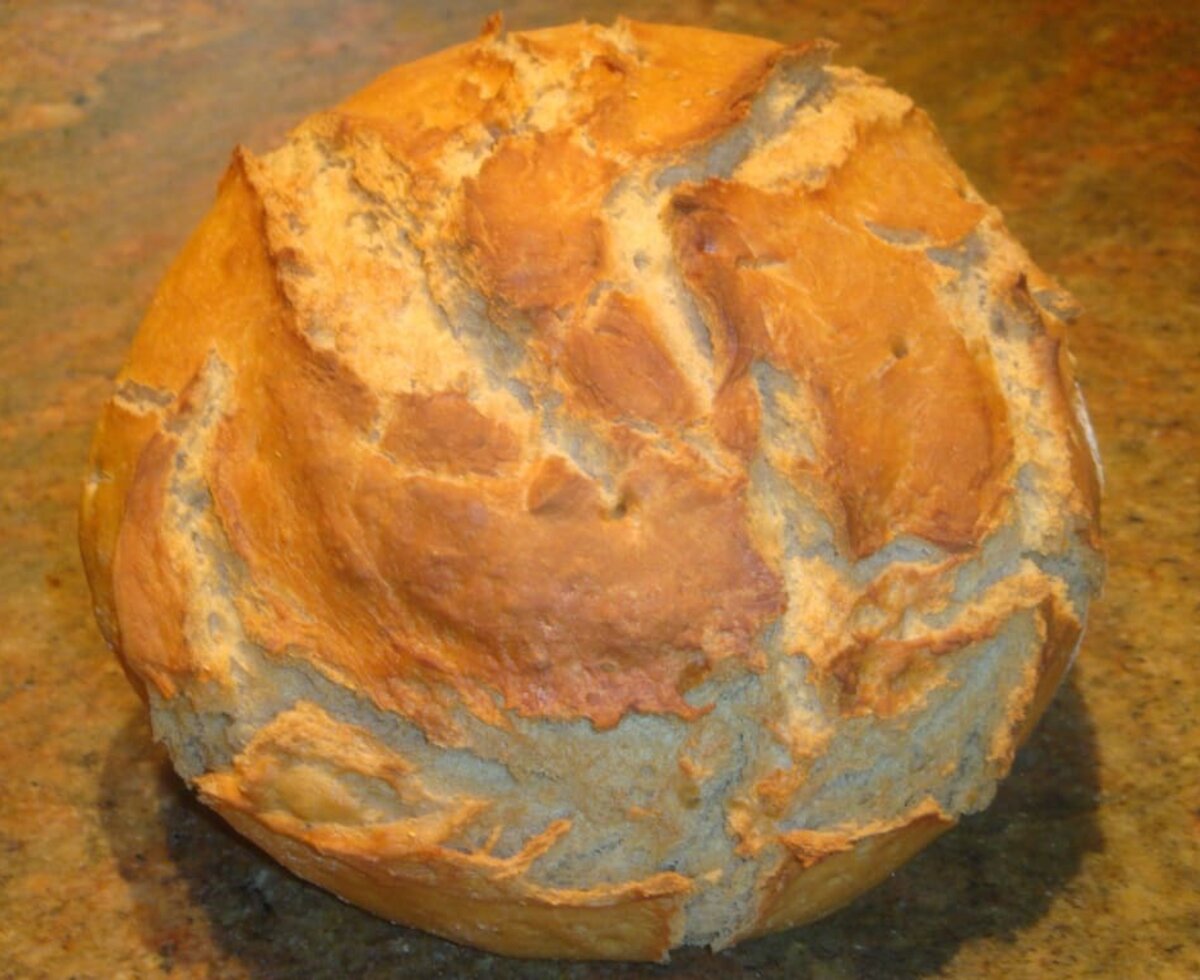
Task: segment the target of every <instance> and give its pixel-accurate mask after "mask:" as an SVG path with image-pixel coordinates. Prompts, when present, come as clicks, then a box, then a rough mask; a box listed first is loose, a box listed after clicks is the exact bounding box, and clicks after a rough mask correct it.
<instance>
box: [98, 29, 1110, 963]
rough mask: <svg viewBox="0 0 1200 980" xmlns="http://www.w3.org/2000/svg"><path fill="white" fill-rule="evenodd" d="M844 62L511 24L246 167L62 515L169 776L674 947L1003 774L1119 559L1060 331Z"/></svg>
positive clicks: (1020, 269) (395, 879)
mask: <svg viewBox="0 0 1200 980" xmlns="http://www.w3.org/2000/svg"><path fill="white" fill-rule="evenodd" d="M828 53H829V46H828V45H826V44H823V43H820V42H814V43H810V44H803V45H797V46H793V47H782V46H780V45H778V44H775V43H774V42H769V41H762V40H759V39H753V38H744V37H737V36H733V35H725V34H718V33H714V32H708V31H698V30H693V29H685V28H668V27H662V26H657V25H645V24H639V23H635V22H630V21H619V22H618V23H617V24H616V25H615V26H614V27H612V28H596V27H593V26H589V25H585V24H577V25H571V26H568V27H564V28H557V29H550V30H545V31H535V32H530V33H526V34H515V35H504V34H503V32H502V31H501V29H500V24H499V22H498V20H491V21H489V23H488V25H487V26H486V27H485V31H484V33H483V35H482V36H481V37H480V38H479V39H478V40H477V41H475V42H472V43H470V44H466V45H462V46H459V47H457V48H453V49H450V50H449V51H446V52H442V53H440V54H437V55H433V56H431V57H429V58H426V59H422V60H421V61H418V62H414V63H413V64H411V65H405V66H401V67H400V68H397V69H395V70H394V71H392V72H389V73H388V74H387V75H385V76H383V77H382V78H380V79H379V80H377V81H376V82H374V83H372V84H371V85H370V86H368V87H367V88H366V89H364V90H363V91H362V92H360V93H359V94H357V95H355V96H353V97H351V98H350V99H348V100H346V101H345V102H344V103H342V104H341V105H340V106H338V107H337V108H335V109H334V110H332V111H330V112H328V113H325V114H323V115H321V116H318V117H314V118H313V119H312V120H310V121H309V122H307V123H306V124H305V125H304V126H302V127H301V128H300V129H299V130H297V132H296V133H295V134H294V135H293V137H292V138H291V139H290V141H289V143H288V145H287V146H286V147H284V148H283V149H282V150H280V151H279V152H278V153H275V154H272V155H271V156H269V157H266V158H262V159H260V158H257V157H254V156H253V155H252V154H250V153H248V152H246V151H238V153H236V154H235V157H234V160H233V163H232V164H231V167H230V170H229V173H228V174H227V176H226V178H225V179H224V181H223V182H222V185H221V188H220V192H219V194H218V198H217V201H216V203H215V205H214V208H213V210H212V212H211V213H210V215H209V216H208V217H207V218H206V219H205V221H204V222H203V224H202V225H201V226H200V228H199V229H198V230H197V232H196V234H195V235H194V236H193V238H192V240H191V241H190V242H189V244H188V245H187V247H186V248H185V250H184V252H183V254H182V255H181V256H180V259H179V260H178V261H177V262H176V264H175V265H174V266H173V267H172V269H171V271H170V272H169V273H168V275H167V277H166V279H165V280H164V282H163V284H162V286H161V288H160V290H159V293H158V295H157V296H156V298H155V301H154V303H153V305H152V308H151V310H150V311H149V313H148V315H147V318H146V321H145V323H144V324H143V326H142V329H141V330H140V332H139V334H138V336H137V338H136V340H135V342H134V345H133V349H132V352H131V354H130V359H129V363H128V365H127V366H126V368H125V370H124V371H123V372H122V375H121V377H120V379H119V382H118V389H117V393H116V395H115V396H114V399H113V401H112V403H111V404H110V405H109V406H108V407H107V408H106V411H105V414H104V416H103V418H102V420H101V424H100V426H99V428H98V430H97V435H96V441H95V445H94V447H93V454H92V473H91V475H90V478H89V480H88V483H87V486H86V489H85V497H84V505H83V512H82V520H81V542H82V547H83V552H84V557H85V562H86V567H87V569H88V575H89V579H90V581H91V583H92V589H93V595H94V597H95V601H96V606H97V615H98V618H99V620H100V622H101V626H102V628H103V630H104V632H105V635H106V637H107V638H108V639H109V640H110V642H112V643H113V644H114V645H115V646H116V647H117V649H118V651H119V653H120V654H121V656H122V658H123V662H124V663H125V664H126V666H127V667H128V669H129V671H130V673H131V676H133V678H134V679H135V682H136V683H137V684H138V685H139V686H141V687H142V688H143V689H144V693H146V695H147V697H148V699H149V701H150V703H151V706H152V709H153V710H154V711H155V718H156V730H157V731H159V732H160V734H161V736H162V737H163V738H165V739H166V740H167V741H168V744H170V745H171V747H172V751H173V753H174V755H175V757H176V761H177V764H179V765H180V767H181V770H182V771H184V772H185V775H187V776H188V778H191V779H193V780H194V781H195V783H196V785H197V786H198V788H199V789H200V791H201V793H202V795H203V797H204V799H205V800H206V802H208V803H209V804H210V805H212V806H213V807H215V808H216V809H217V810H218V811H219V812H221V813H222V814H223V815H224V816H225V817H226V818H227V819H228V820H229V821H230V823H231V824H233V825H234V826H235V827H237V828H238V829H239V830H241V831H242V832H243V833H245V834H246V835H247V836H248V837H250V838H252V839H253V840H255V841H257V842H258V843H259V844H261V845H262V846H263V847H264V848H265V849H267V850H268V851H270V852H271V853H272V854H275V855H276V856H278V857H279V858H280V860H282V861H283V862H284V863H285V864H287V865H288V866H289V867H292V868H293V869H295V870H296V871H297V872H298V873H300V874H301V875H303V876H304V877H307V878H309V879H311V880H313V881H316V882H317V883H319V884H322V885H323V886H325V887H328V888H330V889H331V890H333V891H335V892H337V893H338V894H340V895H342V896H343V897H345V898H347V899H349V900H351V901H354V902H356V903H358V904H361V905H363V906H364V907H366V908H369V909H372V910H373V911H375V912H378V913H379V914H381V915H385V916H387V917H389V918H394V919H397V920H399V921H404V922H408V923H410V924H413V925H417V926H420V927H422V928H427V929H430V930H432V931H434V932H437V933H439V934H441V935H446V936H450V937H451V938H454V939H457V940H459V941H464V942H471V943H475V944H478V945H481V946H484V947H486V948H489V949H493V950H497V951H500V952H505V953H510V954H514V955H527V956H549V955H567V956H575V957H594V958H609V957H611V958H644V959H661V958H663V957H664V956H665V955H666V953H667V951H668V950H669V949H670V948H671V947H672V946H675V945H678V944H679V943H680V942H682V941H688V942H703V943H715V944H717V945H721V944H726V943H728V942H730V941H733V940H736V939H738V938H742V937H745V936H748V935H757V934H760V933H762V932H765V931H770V930H772V929H777V928H783V927H785V926H787V925H790V924H793V923H796V922H801V921H807V920H809V919H812V918H815V917H817V916H819V915H822V914H825V913H826V912H828V911H831V910H832V909H833V908H835V907H837V906H839V905H841V904H844V902H846V901H848V900H849V899H850V898H852V897H853V896H854V895H855V894H857V893H858V892H859V891H861V890H862V889H863V888H865V887H868V886H869V885H870V884H872V883H873V882H874V881H876V880H878V879H879V878H881V877H883V875H885V874H886V873H887V872H888V871H890V870H891V869H892V868H893V867H895V866H896V865H897V864H898V863H900V861H902V860H903V859H904V858H905V857H907V856H908V855H910V854H911V853H913V852H914V851H915V850H916V849H918V848H919V847H920V846H922V845H923V844H924V843H926V842H927V841H928V840H930V839H932V837H933V836H936V834H937V833H939V832H941V830H942V829H944V828H945V827H946V826H949V825H950V824H951V823H952V822H953V821H954V820H955V819H956V818H957V816H958V815H959V814H960V813H961V812H963V811H964V810H966V809H970V808H972V807H975V806H978V805H980V802H979V801H981V800H982V799H984V798H986V797H987V795H988V794H989V792H990V788H991V786H992V785H993V784H994V781H995V779H996V778H998V777H999V776H1001V775H1002V774H1003V773H1004V772H1005V771H1006V770H1007V768H1008V766H1009V765H1010V764H1011V761H1012V757H1013V754H1014V752H1015V751H1016V748H1017V746H1018V745H1019V744H1020V742H1021V740H1022V739H1023V738H1024V737H1025V736H1026V735H1027V734H1028V732H1029V730H1030V728H1031V726H1032V725H1033V724H1034V722H1035V721H1036V718H1037V716H1038V715H1039V714H1040V712H1041V711H1042V710H1043V709H1044V707H1045V705H1046V703H1047V701H1048V699H1049V697H1050V696H1051V695H1052V693H1053V690H1054V687H1055V686H1056V685H1057V683H1058V680H1059V679H1060V678H1061V676H1062V673H1063V671H1064V670H1065V669H1066V667H1067V666H1068V664H1069V662H1070V658H1071V653H1072V651H1073V649H1074V647H1075V645H1076V643H1077V641H1078V637H1079V635H1080V633H1081V630H1082V623H1083V616H1084V612H1085V609H1086V604H1087V600H1088V598H1089V596H1090V594H1091V592H1092V591H1094V589H1095V587H1096V583H1097V580H1098V574H1099V572H1098V558H1097V556H1096V555H1095V549H1096V548H1097V547H1098V507H1099V485H1098V477H1097V473H1096V467H1095V461H1094V458H1093V455H1092V447H1091V443H1090V440H1089V432H1088V430H1087V427H1086V425H1087V423H1086V417H1085V416H1084V415H1083V412H1082V405H1081V402H1080V400H1079V396H1078V392H1077V390H1076V387H1075V382H1074V378H1073V376H1072V373H1071V366H1070V360H1069V356H1068V354H1067V352H1066V346H1065V330H1064V328H1063V325H1062V324H1061V323H1060V322H1058V320H1057V319H1056V318H1055V317H1054V316H1053V315H1051V314H1050V313H1048V312H1047V311H1046V310H1044V309H1042V307H1041V306H1040V305H1039V303H1038V298H1037V297H1038V296H1039V295H1040V294H1041V293H1040V291H1041V290H1042V289H1044V288H1049V287H1048V285H1047V283H1046V282H1045V281H1044V279H1043V278H1039V277H1040V274H1039V273H1038V272H1037V270H1036V269H1035V268H1034V267H1033V266H1032V264H1031V263H1030V262H1029V259H1028V257H1027V256H1025V255H1024V253H1022V252H1021V251H1020V249H1019V247H1018V246H1016V245H1015V244H1014V243H1012V242H1011V240H1010V239H1009V238H1008V237H1007V234H1006V233H1005V231H1004V229H1003V226H1002V224H1001V223H1000V220H999V217H998V216H997V215H996V214H995V212H994V211H992V210H991V209H989V208H988V207H987V206H986V205H985V204H983V203H982V202H981V201H979V199H978V198H977V196H976V195H975V194H974V192H973V191H972V190H971V188H970V187H969V185H968V184H967V182H966V179H965V178H964V177H963V175H962V173H961V172H960V171H959V170H958V169H957V167H956V166H955V165H954V164H953V162H952V161H951V160H950V158H949V156H948V154H947V153H946V151H945V149H944V148H943V147H942V146H941V144H940V142H939V141H938V139H937V137H936V134H935V133H934V132H933V129H932V126H931V124H930V123H929V121H928V120H927V119H926V118H925V116H924V115H922V114H921V113H920V112H919V111H917V110H915V109H914V108H913V107H912V105H911V103H910V102H909V101H908V100H907V99H905V98H904V97H902V96H899V95H897V94H896V93H892V92H889V91H888V90H886V89H884V88H882V86H881V85H879V84H878V83H877V82H875V81H874V80H871V79H869V78H867V77H866V76H863V75H861V74H859V73H856V72H853V71H847V70H844V69H835V68H829V67H827V65H826V62H827V59H828ZM1030 283H1033V284H1034V286H1035V288H1033V289H1031V288H1030ZM981 678H982V680H980V679H981ZM975 682H979V683H982V685H983V688H982V690H983V693H980V691H979V690H978V689H977V690H975V691H974V693H970V689H971V683H975ZM310 701H311V702H320V705H321V706H318V705H317V704H315V703H310ZM927 712H936V713H938V716H939V718H940V719H941V722H940V725H941V729H940V730H938V731H936V732H935V733H934V734H930V733H929V731H928V729H929V728H930V727H936V726H922V725H920V724H919V722H920V721H921V720H922V718H924V717H925V716H926V715H925V713H927ZM230 719H233V720H234V721H235V722H236V724H230V721H229V720H230ZM256 726H257V727H256ZM863 733H867V735H864V734H863ZM868 736H869V738H868ZM860 738H862V739H866V741H863V742H861V743H860V742H859V741H857V740H858V739H860ZM872 739H873V740H874V741H872ZM913 740H916V741H919V740H924V742H923V743H922V744H921V745H919V746H916V745H915V744H910V741H913ZM401 744H403V745H404V746H406V748H405V749H404V750H403V751H402V750H401V749H400V748H398V746H399V745H401ZM968 744H978V745H983V746H985V748H984V750H983V751H982V752H981V753H979V752H976V753H974V755H972V757H971V758H972V761H970V762H969V763H968V762H965V761H962V760H963V759H965V757H966V756H967V754H968V752H967V746H968ZM618 745H619V746H622V748H621V749H619V750H618V749H617V748H614V746H618ZM864 745H869V746H872V748H870V749H869V750H868V749H864ZM878 745H886V746H887V752H888V753H890V754H885V756H884V757H883V758H879V757H877V752H876V749H875V748H874V747H875V746H878ZM864 753H865V754H866V755H869V756H870V758H865V757H864ZM926 755H928V756H929V757H931V758H935V759H936V760H937V761H936V771H935V770H933V769H931V768H930V766H933V765H934V764H933V763H929V764H928V765H927V763H926V760H925V756H926ZM634 756H637V762H636V763H635V762H634V759H633V757H634ZM975 756H980V758H978V759H976V758H975ZM838 766H844V767H846V768H847V769H848V770H854V771H856V772H858V773H868V775H867V776H863V778H864V779H866V780H867V781H868V786H867V789H868V790H869V792H866V791H864V793H863V794H862V795H860V796H858V797H848V798H846V799H844V800H843V799H841V798H840V797H836V795H835V796H834V797H832V798H831V797H829V796H828V795H827V794H830V793H836V791H835V790H834V789H832V788H831V787H832V786H833V785H834V784H836V780H830V779H829V778H828V776H829V770H830V769H831V768H832V769H834V770H836V767H838ZM960 769H961V771H960ZM931 773H933V775H931ZM938 773H940V774H942V776H941V777H937V774H938ZM937 778H943V779H944V781H943V782H940V783H939V782H938V781H937ZM601 781H603V785H604V786H605V787H606V789H604V790H603V791H600V790H598V789H596V786H599V785H600V782H601ZM917 783H920V785H921V786H924V787H926V789H927V790H928V793H929V799H928V800H927V801H926V802H925V803H923V804H922V805H921V806H919V807H917V808H913V807H912V806H911V799H913V798H918V797H919V795H920V794H916V793H914V792H913V791H911V789H906V788H905V787H906V786H911V785H915V784H917ZM593 784H595V785H593ZM926 789H923V790H921V793H922V794H923V793H925V792H926ZM609 797H611V799H610V798H609ZM831 799H832V801H833V802H830V800H831ZM834 811H836V812H837V813H838V818H837V819H836V820H833V821H831V820H830V819H829V818H828V817H825V818H824V819H822V818H821V817H820V815H821V814H827V813H829V812H834Z"/></svg>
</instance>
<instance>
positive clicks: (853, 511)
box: [673, 163, 1011, 556]
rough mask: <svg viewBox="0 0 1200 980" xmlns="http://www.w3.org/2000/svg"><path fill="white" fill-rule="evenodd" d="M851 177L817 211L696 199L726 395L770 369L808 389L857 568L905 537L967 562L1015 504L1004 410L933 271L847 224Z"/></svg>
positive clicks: (789, 200)
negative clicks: (956, 553) (765, 366)
mask: <svg viewBox="0 0 1200 980" xmlns="http://www.w3.org/2000/svg"><path fill="white" fill-rule="evenodd" d="M874 166H876V165H875V164H874V163H870V164H868V165H867V167H874ZM843 172H844V170H843V171H839V175H838V177H837V178H835V179H834V180H832V181H831V182H830V184H828V185H826V188H825V189H824V190H823V191H822V193H820V194H818V195H812V194H808V193H805V192H803V191H800V192H795V191H793V192H790V193H777V192H775V193H767V192H762V191H757V190H754V189H752V188H749V187H746V186H744V185H738V184H729V183H722V182H710V183H708V184H706V185H703V186H700V187H694V188H688V189H687V190H685V191H682V192H681V193H680V194H679V195H677V196H676V197H675V199H674V201H673V208H674V226H675V244H676V249H677V251H678V254H679V256H680V261H681V264H682V266H683V268H684V271H685V275H686V276H687V277H688V280H689V282H690V283H691V284H692V286H693V287H694V288H695V289H696V291H697V292H698V293H699V295H701V296H702V297H704V299H705V300H706V301H707V304H708V306H709V308H710V311H711V316H712V317H713V319H714V320H715V321H716V322H717V323H718V324H719V325H720V330H719V331H718V332H717V336H718V337H719V338H720V343H719V346H718V358H719V363H720V365H721V371H722V376H723V377H724V378H725V379H727V381H726V383H729V382H732V381H733V380H735V379H737V378H738V377H740V376H741V375H742V373H743V372H744V371H745V370H746V367H747V365H748V364H749V362H750V360H752V359H754V358H762V359H766V360H769V361H771V362H773V363H775V364H776V365H777V366H778V367H780V368H781V369H784V370H787V371H788V372H790V373H792V374H794V375H796V376H799V377H802V378H805V379H806V380H807V382H808V383H809V384H810V385H811V386H812V388H813V391H814V394H815V397H816V398H817V401H818V405H819V409H820V412H821V415H822V418H823V421H824V423H825V426H826V430H827V433H828V435H827V438H828V443H827V457H826V463H825V466H826V473H827V477H828V478H829V480H830V481H831V482H832V483H833V485H834V486H835V487H836V488H837V491H838V494H839V497H840V499H841V503H842V507H843V508H844V521H845V526H846V531H847V534H848V535H849V537H850V541H851V546H852V548H853V550H854V552H855V553H856V554H857V555H859V556H865V555H868V554H870V553H872V552H874V551H877V550H878V549H879V548H881V547H882V546H883V545H885V544H886V543H887V542H888V541H889V540H891V539H892V538H893V537H895V536H897V535H900V534H915V535H918V536H921V537H924V538H928V539H929V540H932V541H936V542H938V543H939V544H942V545H945V546H947V547H953V548H967V547H969V546H971V545H973V544H977V543H978V542H979V540H980V539H981V538H982V537H983V536H984V534H985V533H986V532H987V530H989V528H990V527H992V526H994V522H995V520H996V518H997V516H998V515H997V513H996V511H997V507H998V506H999V503H1000V500H1001V499H1002V497H1003V496H1004V495H1005V493H1006V492H1007V490H1006V485H1005V478H1006V476H1007V472H1006V471H1007V465H1008V461H1009V459H1010V457H1011V448H1010V443H1011V437H1010V436H1009V433H1008V430H1007V420H1006V418H1005V411H1004V404H1003V400H1002V398H1001V396H1000V393H999V391H998V389H997V385H996V381H995V378H994V376H993V374H992V372H991V370H990V369H989V368H988V366H987V364H986V363H985V362H983V361H981V359H980V358H978V357H977V356H973V355H972V353H971V352H970V351H969V349H968V348H967V346H966V344H965V343H964V341H963V339H962V337H961V335H960V334H959V332H958V330H957V329H956V328H955V326H954V324H953V323H952V322H951V320H950V318H949V317H948V315H947V314H946V312H945V311H944V310H943V308H942V306H941V304H940V302H939V301H938V298H937V290H938V286H939V283H938V278H937V271H936V267H935V266H933V265H932V263H930V262H929V260H928V259H926V258H924V257H923V256H921V255H919V254H916V253H911V252H908V251H904V250H899V249H896V248H894V247H892V246H890V245H888V244H887V243H886V242H883V241H881V240H880V239H878V238H877V237H876V236H875V235H874V234H872V233H871V231H870V230H869V229H868V228H867V227H866V225H865V223H864V222H865V221H866V220H867V219H866V218H865V217H864V216H863V215H862V214H858V213H856V212H855V214H856V217H858V218H860V219H861V221H853V222H852V221H848V220H846V219H845V217H844V214H845V212H847V211H852V212H853V210H854V207H855V204H854V202H855V198H854V195H855V194H861V191H857V190H855V188H856V187H857V186H858V185H857V181H862V180H864V178H862V177H856V178H855V179H854V181H852V182H850V183H849V184H848V186H849V188H850V189H849V190H842V187H843V185H842V182H841V173H843ZM878 184H879V181H878V180H871V181H869V182H868V183H867V186H869V187H875V186H878ZM885 186H886V185H885ZM875 197H876V198H878V197H879V194H878V192H876V194H875ZM867 210H868V211H869V212H870V213H879V212H880V210H881V209H880V208H878V207H872V208H869V209H867ZM866 270H870V271H869V272H867V271H866ZM931 377H936V378H937V379H938V383H937V386H936V388H933V387H931V385H930V384H929V379H930V378H931Z"/></svg>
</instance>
